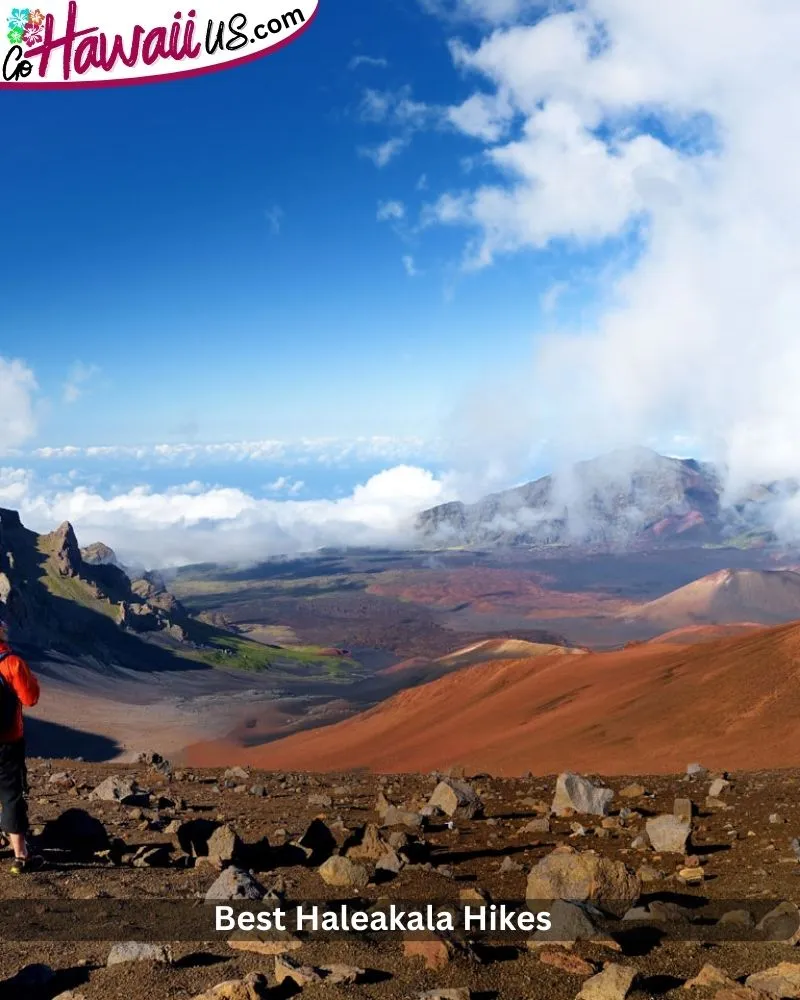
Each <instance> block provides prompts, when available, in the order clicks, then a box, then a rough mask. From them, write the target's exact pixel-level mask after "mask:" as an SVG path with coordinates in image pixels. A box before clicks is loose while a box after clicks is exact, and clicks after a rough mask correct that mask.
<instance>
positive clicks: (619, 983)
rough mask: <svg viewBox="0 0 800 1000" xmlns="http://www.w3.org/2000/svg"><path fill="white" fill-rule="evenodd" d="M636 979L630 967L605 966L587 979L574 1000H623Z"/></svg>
mask: <svg viewBox="0 0 800 1000" xmlns="http://www.w3.org/2000/svg"><path fill="white" fill-rule="evenodd" d="M635 978H636V969H634V968H632V967H631V966H630V965H615V964H612V965H607V966H606V967H605V968H604V969H603V971H602V972H598V973H597V975H596V976H592V978H591V979H587V980H586V982H585V983H584V984H583V988H582V989H581V991H580V993H579V994H578V996H577V997H576V1000H625V997H626V996H627V995H628V993H629V992H630V989H631V986H632V985H633V981H634V979H635Z"/></svg>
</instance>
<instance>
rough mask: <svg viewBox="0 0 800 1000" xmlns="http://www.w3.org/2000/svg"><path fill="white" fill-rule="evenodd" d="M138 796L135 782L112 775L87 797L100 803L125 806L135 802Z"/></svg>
mask: <svg viewBox="0 0 800 1000" xmlns="http://www.w3.org/2000/svg"><path fill="white" fill-rule="evenodd" d="M140 794H141V793H140V791H139V786H138V785H137V784H136V782H135V781H132V780H130V779H129V778H118V777H117V776H116V775H112V776H111V777H110V778H106V780H105V781H102V782H101V783H100V784H99V785H98V786H97V788H95V789H94V791H93V792H92V793H91V794H90V795H89V798H90V799H99V800H100V801H101V802H120V803H122V804H123V805H126V804H128V803H133V802H136V801H137V800H138V798H139V796H140Z"/></svg>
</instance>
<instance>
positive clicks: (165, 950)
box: [106, 941, 172, 965]
mask: <svg viewBox="0 0 800 1000" xmlns="http://www.w3.org/2000/svg"><path fill="white" fill-rule="evenodd" d="M123 962H156V963H158V964H160V965H172V949H171V948H170V947H169V945H164V944H151V943H149V942H145V941H125V942H120V943H119V944H115V945H114V947H113V948H112V949H111V951H110V952H109V955H108V960H107V962H106V965H121V964H122V963H123Z"/></svg>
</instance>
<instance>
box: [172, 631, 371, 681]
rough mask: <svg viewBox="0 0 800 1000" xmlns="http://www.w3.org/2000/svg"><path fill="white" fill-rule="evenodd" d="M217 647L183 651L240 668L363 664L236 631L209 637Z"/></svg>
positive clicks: (331, 668) (332, 668)
mask: <svg viewBox="0 0 800 1000" xmlns="http://www.w3.org/2000/svg"><path fill="white" fill-rule="evenodd" d="M208 645H209V646H214V647H215V649H213V650H211V649H208V650H206V649H200V650H194V651H191V652H187V653H185V654H183V655H186V656H189V657H191V658H192V659H197V660H201V661H202V662H203V663H207V664H209V666H212V667H233V668H234V669H236V670H250V671H255V672H260V671H262V670H274V669H277V670H280V669H287V668H291V667H309V668H310V667H315V666H316V667H321V668H322V669H324V671H325V672H326V673H328V674H330V675H332V676H342V675H344V674H345V673H346V672H349V671H350V670H356V669H358V667H359V664H358V663H357V662H356V661H355V660H352V659H349V658H348V657H344V656H326V655H325V654H324V653H323V652H322V647H319V646H265V645H263V644H262V643H259V642H253V641H251V640H250V639H245V638H242V637H241V636H237V635H234V634H233V633H230V634H228V633H217V634H216V635H215V636H214V637H213V638H210V639H209V640H208Z"/></svg>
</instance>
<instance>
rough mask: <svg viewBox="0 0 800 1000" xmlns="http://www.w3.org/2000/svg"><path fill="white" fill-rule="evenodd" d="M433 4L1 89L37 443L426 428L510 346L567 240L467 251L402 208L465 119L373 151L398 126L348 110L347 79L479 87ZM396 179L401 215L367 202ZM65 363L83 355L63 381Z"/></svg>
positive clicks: (464, 141) (517, 341)
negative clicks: (274, 48) (274, 39)
mask: <svg viewBox="0 0 800 1000" xmlns="http://www.w3.org/2000/svg"><path fill="white" fill-rule="evenodd" d="M454 30H455V29H454V27H453V26H452V25H450V24H448V23H446V22H443V21H442V20H440V19H437V18H435V17H432V16H431V15H429V14H427V13H426V12H424V11H423V10H422V9H421V8H420V7H419V5H418V4H417V3H416V2H415V0H390V2H387V3H382V4H381V5H380V6H379V7H377V6H376V5H375V4H374V3H367V2H365V0H351V2H350V3H348V4H347V5H346V8H345V9H344V10H343V9H342V8H341V5H335V4H332V3H330V2H323V3H322V4H321V6H320V11H319V15H318V18H317V20H316V22H315V23H314V25H313V26H312V27H311V29H310V30H309V31H307V32H306V33H305V34H304V35H303V36H302V37H301V38H300V39H298V40H297V41H296V42H294V43H293V44H291V45H289V46H288V47H286V48H284V49H282V50H281V51H279V52H276V53H275V54H273V55H270V56H268V57H266V58H264V59H262V60H259V61H257V62H255V63H253V64H250V65H249V66H245V67H241V68H235V69H232V70H228V71H224V72H220V73H215V74H212V75H209V76H206V77H201V78H196V79H190V80H187V81H185V82H180V81H179V82H171V83H167V84H161V85H155V86H143V87H131V88H120V89H111V90H105V91H97V92H92V91H89V92H81V93H71V92H66V93H46V94H38V93H17V94H5V95H4V102H5V106H6V108H7V110H8V112H9V113H10V114H11V116H12V117H14V118H16V120H17V121H18V122H20V123H21V122H25V121H36V122H38V123H39V124H38V125H37V127H35V128H31V129H25V130H24V132H25V141H24V142H20V143H15V144H11V145H10V146H9V147H8V148H7V149H5V150H4V155H3V157H2V162H1V163H0V177H2V180H3V182H4V188H5V190H6V191H9V192H10V191H14V190H17V191H18V193H19V197H10V198H8V199H7V202H6V211H5V213H4V230H5V232H6V233H7V234H8V233H13V237H12V238H5V239H4V240H3V243H2V249H1V250H0V255H1V257H2V273H3V274H4V275H5V281H6V282H7V286H8V292H7V295H6V302H5V307H4V310H3V318H2V333H3V351H4V353H6V354H12V355H17V356H20V357H23V358H24V359H25V361H26V362H27V363H28V364H30V366H31V367H32V368H33V370H34V372H35V375H36V378H37V381H38V383H39V386H40V389H41V396H42V398H43V400H46V407H45V408H44V410H43V411H42V417H41V419H40V421H39V425H38V431H37V440H36V443H37V444H43V443H46V444H48V445H66V444H78V445H86V444H135V443H155V442H160V441H173V440H182V439H184V438H185V437H187V435H188V436H191V437H194V438H199V439H202V440H208V441H224V440H238V439H242V438H255V439H260V438H263V437H281V438H294V437H296V436H302V435H312V436H313V435H321V434H326V435H329V434H335V435H341V436H343V437H351V436H357V435H372V434H401V435H404V434H413V435H417V436H423V437H431V436H434V435H437V434H439V433H441V425H442V422H443V421H444V420H446V418H447V416H448V413H449V412H450V410H451V409H452V407H453V406H454V405H455V404H456V403H457V401H458V399H459V396H460V395H461V394H462V393H464V392H465V391H469V390H471V388H472V386H473V385H474V384H476V383H479V382H480V380H482V379H483V378H485V377H486V376H487V375H489V374H490V373H492V372H497V373H499V374H502V372H504V371H508V369H509V367H510V366H511V367H517V366H519V365H526V364H529V360H530V355H531V343H532V336H533V333H534V331H535V329H536V326H537V322H538V317H539V299H540V296H541V294H542V293H543V292H544V291H546V289H547V288H548V287H549V286H550V285H552V284H553V283H554V282H556V281H558V280H560V278H562V277H563V276H564V274H563V272H564V270H565V268H566V267H567V265H566V264H565V262H564V261H563V260H561V261H560V260H559V257H558V255H557V254H549V255H538V256H537V255H531V256H526V257H525V258H523V259H519V260H515V261H513V262H507V264H506V266H504V267H502V268H495V269H489V270H487V271H484V272H482V273H480V274H471V275H463V274H461V273H460V271H459V264H460V260H461V256H462V252H463V247H464V243H465V234H464V232H463V231H461V230H451V229H443V228H441V227H429V228H427V229H425V230H424V231H423V232H420V233H418V234H416V235H413V234H411V232H410V230H412V229H413V228H415V226H416V223H417V220H418V219H419V214H420V212H421V211H422V209H423V207H424V206H425V205H426V204H428V203H431V202H433V201H435V199H436V198H437V197H438V196H439V194H441V193H442V192H444V191H447V190H450V189H451V188H453V187H458V186H459V184H460V183H461V181H462V179H463V177H464V174H465V167H464V165H463V163H462V161H463V160H464V159H465V158H467V157H475V156H476V155H478V154H480V153H481V151H482V144H481V143H480V142H476V141H475V140H474V139H473V138H471V137H469V136H464V135H463V134H458V132H457V131H456V130H455V129H453V128H450V129H443V128H419V129H416V130H415V131H414V134H413V136H411V139H410V143H409V145H408V147H407V148H406V149H404V150H403V151H402V152H401V153H399V154H398V155H397V156H396V157H394V158H393V159H392V160H391V161H390V162H389V163H387V164H386V165H385V166H383V167H378V166H376V164H375V163H374V162H373V161H372V160H371V159H370V158H369V157H368V156H366V155H364V154H363V152H361V151H362V150H364V149H375V148H377V147H379V146H380V145H381V144H382V143H384V142H386V141H387V140H391V139H392V138H393V137H398V136H402V135H404V134H405V129H404V128H398V127H397V126H396V125H394V124H393V123H390V122H387V121H370V120H366V121H365V120H364V118H365V117H367V118H369V117H370V115H365V112H364V110H363V102H364V98H365V93H366V92H367V91H368V90H373V91H377V92H381V93H392V94H398V93H400V92H403V93H405V94H406V95H408V97H409V98H410V99H411V100H416V101H420V102H425V103H426V104H428V105H439V106H448V105H454V104H457V103H459V102H460V101H461V100H463V99H465V98H466V97H467V96H469V94H470V93H471V92H472V91H473V90H474V88H475V81H474V80H469V79H465V78H464V77H463V76H462V75H461V74H459V73H458V72H457V71H456V70H455V69H454V67H453V63H452V59H451V56H450V53H449V51H448V48H447V43H448V39H449V38H450V37H451V36H452V34H453V32H454ZM457 30H458V32H459V33H460V34H462V35H465V36H466V37H470V36H471V35H476V31H475V29H474V28H473V27H472V26H471V25H469V24H467V23H462V24H460V25H459V26H458V29H457ZM359 56H367V57H369V59H370V60H385V61H386V65H385V66H384V65H376V64H373V63H372V62H370V61H366V60H364V61H362V62H360V63H359V64H358V65H355V64H354V60H357V57H359ZM373 117H374V116H373ZM477 169H479V170H480V168H477ZM25 191H32V192H36V194H35V195H33V196H32V197H31V198H28V197H25V195H24V192H25ZM392 201H402V202H403V203H404V205H405V206H406V212H407V216H406V220H405V221H404V223H403V225H402V226H398V225H397V224H396V223H397V220H394V223H393V222H392V221H379V220H378V218H377V213H378V209H379V205H380V204H381V203H386V202H392ZM398 230H399V231H398ZM403 258H408V259H409V260H410V259H413V265H411V264H410V263H409V264H408V266H409V267H413V270H414V271H415V272H416V273H415V274H414V275H413V276H410V275H409V274H408V273H407V267H406V265H404V261H403ZM34 275H35V276H36V277H33V276H34ZM31 282H33V286H32V285H31ZM34 287H35V288H36V289H37V290H36V291H35V292H34V291H33V288H34ZM26 289H27V291H26ZM499 331H502V334H501V336H502V342H501V343H498V332H499ZM76 363H80V365H81V366H82V367H81V371H82V372H83V373H84V374H85V375H86V376H87V377H86V378H84V379H82V380H81V384H80V394H79V398H77V399H75V400H74V401H73V402H69V403H65V402H64V401H63V385H64V383H65V381H66V380H68V379H69V378H70V374H69V373H70V370H71V369H72V368H73V366H74V365H75V364H76ZM73 395H76V396H77V395H78V393H74V394H73Z"/></svg>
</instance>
